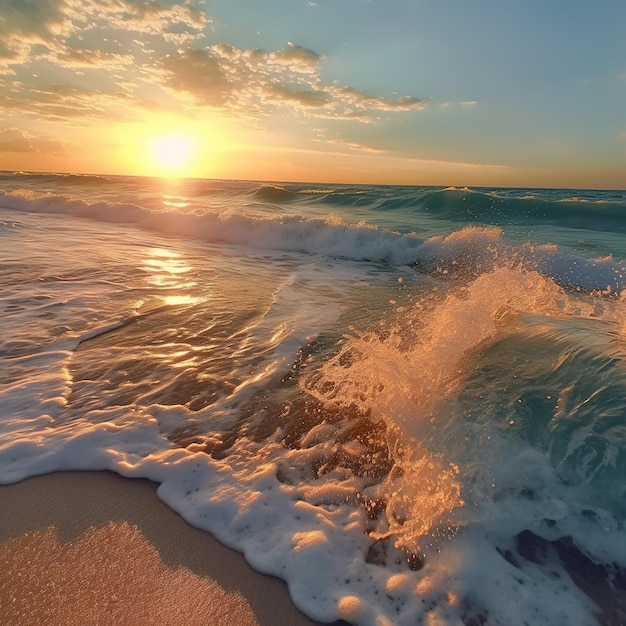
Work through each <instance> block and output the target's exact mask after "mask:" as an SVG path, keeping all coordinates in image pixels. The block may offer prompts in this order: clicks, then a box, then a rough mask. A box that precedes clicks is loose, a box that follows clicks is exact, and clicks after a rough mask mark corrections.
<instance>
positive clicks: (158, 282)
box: [143, 248, 202, 306]
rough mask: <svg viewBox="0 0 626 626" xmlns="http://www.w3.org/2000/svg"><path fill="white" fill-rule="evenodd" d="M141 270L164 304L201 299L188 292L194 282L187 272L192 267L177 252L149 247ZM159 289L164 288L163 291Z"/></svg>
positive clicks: (179, 303)
mask: <svg viewBox="0 0 626 626" xmlns="http://www.w3.org/2000/svg"><path fill="white" fill-rule="evenodd" d="M143 270H144V272H146V274H147V281H148V284H149V285H150V286H151V287H154V288H157V289H159V297H160V298H161V300H162V303H163V304H165V305H168V306H177V305H185V304H196V303H197V302H200V300H201V299H202V298H200V297H198V296H196V295H192V294H190V293H188V291H189V289H191V288H193V287H195V286H196V283H195V281H193V280H188V278H187V274H189V272H191V270H192V268H191V266H190V265H189V264H188V263H187V261H185V259H183V258H182V257H181V255H180V254H179V253H178V252H174V251H173V250H166V249H164V248H151V249H150V250H149V251H148V257H147V258H146V259H145V260H144V262H143ZM161 290H165V293H162V291H161Z"/></svg>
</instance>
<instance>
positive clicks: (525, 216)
mask: <svg viewBox="0 0 626 626" xmlns="http://www.w3.org/2000/svg"><path fill="white" fill-rule="evenodd" d="M416 209H417V210H419V211H422V212H425V213H428V214H430V215H432V216H434V217H437V218H440V219H444V220H451V221H456V222H475V223H480V224H492V225H498V226H504V225H507V224H521V225H525V224H529V223H533V224H535V223H545V224H554V225H558V226H562V227H566V228H577V229H585V230H600V231H607V232H616V231H617V232H624V233H626V202H620V201H615V202H600V201H595V202H594V201H591V200H588V199H581V198H579V197H569V198H559V199H556V198H555V199H547V198H545V197H539V196H536V195H530V196H529V195H525V196H522V197H506V196H503V195H499V194H498V193H494V192H491V193H486V192H482V191H472V190H469V189H455V188H448V189H444V190H441V191H433V192H431V193H427V194H425V195H423V196H422V197H421V198H419V200H417V199H416Z"/></svg>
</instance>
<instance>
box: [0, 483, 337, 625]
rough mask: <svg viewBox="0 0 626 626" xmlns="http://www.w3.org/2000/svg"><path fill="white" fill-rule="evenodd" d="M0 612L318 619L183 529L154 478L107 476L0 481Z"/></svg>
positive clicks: (126, 621)
mask: <svg viewBox="0 0 626 626" xmlns="http://www.w3.org/2000/svg"><path fill="white" fill-rule="evenodd" d="M0 616H2V622H1V623H2V624H11V625H12V626H44V625H45V626H57V625H58V626H74V625H76V626H79V625H80V626H92V625H93V626H100V625H101V626H112V625H113V624H120V625H124V626H145V624H153V625H154V626H165V625H168V626H170V625H173V624H186V625H188V626H230V625H235V624H236V625H237V626H314V625H315V624H317V622H314V621H312V620H310V619H308V618H307V617H306V616H305V615H303V614H302V613H300V611H298V609H297V608H296V607H295V605H294V604H293V603H292V601H291V599H290V597H289V593H288V590H287V586H286V585H285V584H284V583H283V581H281V580H278V579H276V578H273V577H271V576H265V575H263V574H259V573H258V572H256V571H254V570H253V569H252V568H251V567H250V566H249V565H248V563H247V562H246V560H245V558H244V557H243V556H242V555H241V554H239V553H238V552H235V551H233V550H231V549H229V548H228V547H226V546H224V545H222V544H220V543H219V542H218V541H217V540H216V539H214V538H213V537H212V536H211V535H210V534H208V533H206V532H204V531H201V530H198V529H197V528H194V527H192V526H190V525H189V524H188V523H187V522H185V520H183V519H182V518H181V517H180V516H179V515H178V514H176V513H175V512H174V511H172V510H171V509H169V508H168V507H167V506H166V505H165V504H163V503H162V502H161V501H160V500H159V499H158V497H157V495H156V485H155V484H154V483H151V482H150V481H147V480H137V479H126V478H123V477H121V476H118V475H117V474H114V473H111V472H58V473H54V474H48V475H44V476H38V477H34V478H29V479H27V480H24V481H22V482H20V483H16V484H13V485H2V486H0ZM341 624H345V623H344V622H336V623H335V626H340V625H341Z"/></svg>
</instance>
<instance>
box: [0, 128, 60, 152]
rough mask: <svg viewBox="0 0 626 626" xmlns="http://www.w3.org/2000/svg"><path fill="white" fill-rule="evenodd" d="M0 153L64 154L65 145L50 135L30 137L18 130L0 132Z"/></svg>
mask: <svg viewBox="0 0 626 626" xmlns="http://www.w3.org/2000/svg"><path fill="white" fill-rule="evenodd" d="M0 152H39V153H48V154H65V153H66V152H67V144H66V143H65V142H63V141H62V140H60V139H57V138H56V137H53V136H52V135H32V134H30V133H28V132H26V131H23V130H20V129H19V128H6V129H4V130H0Z"/></svg>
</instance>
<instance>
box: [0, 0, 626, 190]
mask: <svg viewBox="0 0 626 626" xmlns="http://www.w3.org/2000/svg"><path fill="white" fill-rule="evenodd" d="M0 169H5V170H27V171H55V172H76V173H100V174H129V175H157V176H194V177H205V178H235V179H251V180H273V181H316V182H346V183H376V184H409V185H410V184H415V185H471V186H480V185H482V186H508V187H568V188H572V187H574V188H575V187H581V188H618V189H624V188H626V2H624V0H594V2H590V1H589V0H548V1H546V0H314V1H309V0H0Z"/></svg>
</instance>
